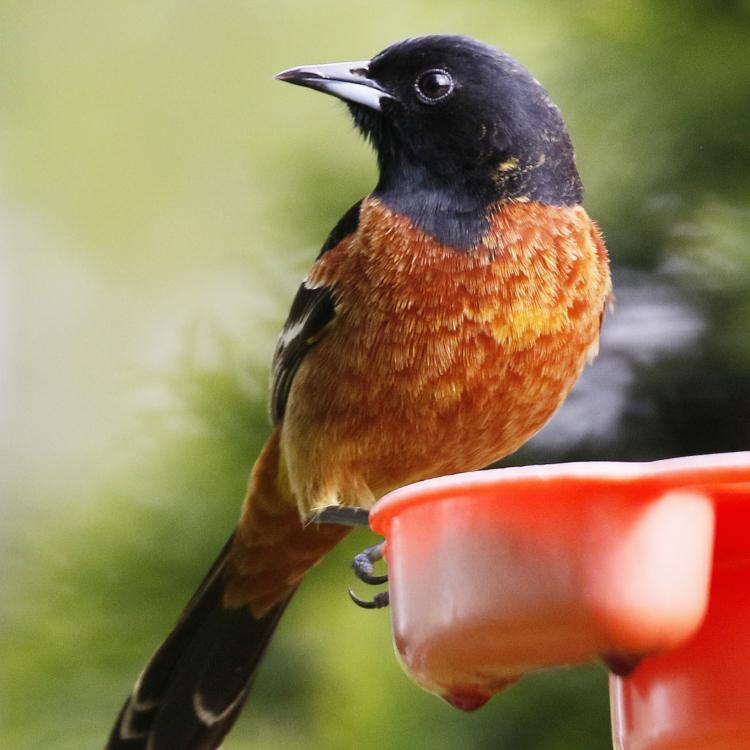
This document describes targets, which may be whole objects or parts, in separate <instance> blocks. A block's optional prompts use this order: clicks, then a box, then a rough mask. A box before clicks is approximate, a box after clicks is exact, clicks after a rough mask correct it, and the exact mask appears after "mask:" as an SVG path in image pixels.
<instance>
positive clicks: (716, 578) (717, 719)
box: [611, 485, 750, 750]
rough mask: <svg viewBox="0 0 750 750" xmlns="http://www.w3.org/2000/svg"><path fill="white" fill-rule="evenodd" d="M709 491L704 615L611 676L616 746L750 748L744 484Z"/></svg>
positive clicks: (749, 520) (749, 497)
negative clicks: (710, 536)
mask: <svg viewBox="0 0 750 750" xmlns="http://www.w3.org/2000/svg"><path fill="white" fill-rule="evenodd" d="M716 499H717V537H716V551H715V556H714V566H713V575H712V580H711V594H710V604H709V610H708V615H707V617H706V619H705V622H704V623H703V625H702V626H701V628H700V630H699V631H698V632H697V633H696V634H695V636H694V637H693V638H691V639H690V640H689V641H688V642H687V643H686V644H685V645H683V646H682V647H680V648H678V649H676V650H674V651H670V652H668V653H665V654H660V655H658V656H654V657H651V658H648V659H645V660H644V661H643V662H642V664H641V665H640V666H639V667H638V669H637V670H636V671H635V672H634V673H633V674H632V675H631V676H630V677H629V678H627V679H621V678H615V677H613V678H612V680H611V697H612V726H613V736H614V744H615V747H616V748H617V749H618V750H747V748H750V485H748V486H745V487H735V488H727V489H726V490H725V491H724V492H722V493H720V494H717V496H716Z"/></svg>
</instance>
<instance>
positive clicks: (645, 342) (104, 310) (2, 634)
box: [0, 0, 750, 750]
mask: <svg viewBox="0 0 750 750" xmlns="http://www.w3.org/2000/svg"><path fill="white" fill-rule="evenodd" d="M0 28H1V29H2V37H1V38H0V95H1V103H0V295H2V296H1V298H0V419H1V420H2V425H3V430H2V433H0V448H1V450H0V471H1V473H0V492H1V493H2V500H0V502H1V503H2V505H1V506H0V507H2V514H3V518H2V527H1V528H0V553H1V554H2V555H3V562H4V573H5V575H4V576H3V577H2V579H0V661H1V662H2V664H3V669H2V671H1V672H0V746H2V747H6V746H7V747H13V748H18V749H19V750H22V749H25V748H47V749H49V750H64V749H65V748H71V750H72V748H76V750H80V749H81V748H97V747H100V746H101V745H102V743H103V739H104V736H105V735H106V733H107V731H108V729H109V725H110V723H111V721H112V719H113V718H114V715H115V713H116V711H117V710H118V708H119V705H120V702H121V701H122V700H123V698H124V696H125V694H126V692H127V691H128V690H129V688H130V685H131V683H132V681H133V679H134V678H135V676H136V675H137V673H138V670H139V669H140V668H141V666H142V665H143V663H144V662H145V660H146V659H147V658H148V656H149V654H150V652H151V650H152V649H153V648H154V647H155V646H156V645H157V643H158V642H159V641H160V639H161V637H162V636H163V635H164V634H165V633H166V631H167V629H168V628H169V627H170V625H171V623H172V622H173V620H174V619H175V618H176V616H177V614H178V613H179V610H180V608H181V606H182V604H183V603H184V602H185V601H186V600H187V597H188V596H189V595H190V593H191V592H192V589H193V587H194V586H195V584H196V583H197V582H198V581H199V579H200V577H201V575H202V573H203V571H204V570H205V568H206V567H207V566H208V564H209V563H210V561H211V559H212V557H213V555H214V554H215V553H216V552H217V551H218V549H219V548H220V546H221V544H222V542H223V540H224V538H225V537H226V535H227V534H228V533H229V532H230V530H231V528H232V525H233V523H234V521H235V519H236V516H237V513H238V508H239V502H240V499H241V497H242V495H243V492H244V486H245V482H246V478H247V474H248V471H249V469H250V466H251V465H252V462H253V460H254V457H255V455H256V454H257V452H258V450H259V447H260V445H261V444H262V441H263V440H264V438H265V436H266V435H267V434H268V431H269V428H268V424H267V419H266V404H265V399H266V380H267V372H268V364H267V363H268V360H269V358H270V353H271V350H272V346H273V339H274V335H275V331H276V330H277V329H278V327H279V325H280V323H281V320H282V319H283V316H284V312H285V308H286V306H287V305H288V303H289V300H290V299H291V295H292V294H293V291H294V288H295V286H296V284H297V281H298V279H299V278H300V277H301V275H302V274H303V273H304V270H305V268H306V267H307V265H308V264H309V263H310V261H311V260H312V258H313V257H314V255H315V253H316V251H317V248H316V246H319V244H320V243H321V242H322V240H323V238H324V237H325V235H326V233H327V231H328V230H329V229H330V227H331V226H332V225H333V223H334V222H335V221H336V219H337V218H338V216H339V215H340V214H341V213H342V212H343V211H344V210H345V209H346V208H347V207H348V206H349V205H351V204H352V203H353V202H354V200H356V199H357V198H358V197H360V196H361V195H362V194H364V193H365V192H367V190H368V189H369V187H370V186H371V185H372V183H373V180H374V174H375V171H374V160H373V159H372V157H371V155H370V154H369V153H368V150H367V147H366V146H365V145H364V144H362V143H361V142H359V140H358V139H357V137H355V136H354V134H353V133H352V128H351V125H350V124H349V123H348V121H347V117H346V115H345V112H344V110H343V107H341V106H340V105H337V104H335V103H334V102H333V101H332V100H331V99H328V98H326V97H321V96H317V95H313V94H309V93H307V92H301V91H293V90H291V89H289V88H288V87H283V86H280V85H278V84H276V83H274V82H272V81H271V75H272V74H273V73H274V72H276V71H277V70H280V69H282V68H285V67H289V66H290V65H294V64H299V63H305V62H316V61H322V62H326V61H334V60H342V59H359V58H362V57H365V56H367V55H370V54H373V53H374V52H376V51H378V50H379V49H381V48H382V47H384V46H385V45H386V44H388V43H390V42H392V41H395V40H396V39H398V38H401V37H404V36H408V35H411V34H417V33H426V32H436V31H454V32H462V33H468V34H471V35H473V36H477V37H479V38H482V39H484V40H486V41H488V42H491V43H494V44H496V45H497V46H500V47H502V48H504V49H506V50H507V51H509V52H510V53H512V54H514V55H515V56H517V57H518V58H519V59H520V60H521V61H522V62H524V63H525V64H526V65H527V66H528V67H529V68H531V69H532V70H533V71H534V73H535V74H536V75H537V77H538V78H539V79H540V80H542V81H543V82H544V83H545V85H546V86H547V87H548V88H549V89H550V91H551V93H552V95H553V97H554V98H555V99H556V100H557V101H558V103H559V104H560V106H561V108H562V110H563V113H564V114H565V117H566V119H567V121H568V124H569V126H570V129H571V132H572V135H573V139H574V141H575V143H576V144H577V147H578V157H579V165H580V167H581V172H582V175H583V178H584V182H585V185H586V188H587V206H588V208H589V210H590V212H591V213H592V214H593V215H594V216H595V217H596V218H597V219H598V220H599V222H600V223H601V225H602V227H603V229H604V231H605V233H606V235H607V237H608V242H609V246H610V250H611V253H612V256H613V260H614V262H615V279H616V286H617V289H618V305H617V307H618V310H619V312H618V310H616V311H615V313H614V315H613V316H611V317H610V320H609V321H608V323H607V324H606V326H605V338H604V340H603V346H602V357H601V358H600V360H599V362H598V364H597V365H595V366H594V367H593V368H591V369H590V370H589V372H588V373H587V374H586V376H585V378H584V381H583V382H582V384H581V388H580V389H579V390H578V392H577V394H578V395H577V396H576V397H575V398H574V399H571V402H570V404H569V406H567V407H566V408H565V409H564V410H563V411H562V412H561V413H560V415H559V416H558V417H557V418H556V419H555V420H553V422H552V423H551V424H550V426H549V428H547V429H546V430H545V431H543V432H542V433H541V434H540V436H539V438H538V439H536V440H535V441H532V443H531V444H530V445H529V447H528V448H526V449H524V451H522V452H521V453H520V454H519V455H518V456H516V457H514V458H512V459H510V461H516V462H520V461H527V460H536V461H545V462H546V461H554V460H568V459H575V458H584V459H585V458H652V457H656V456H664V455H676V454H684V453H693V452H711V451H719V450H739V449H743V448H746V447H747V444H748V437H750V435H749V434H748V433H749V432H750V427H748V425H750V336H748V335H747V331H748V329H749V327H750V302H748V300H750V295H748V289H749V288H750V253H749V252H748V242H749V240H748V238H749V237H750V209H748V205H750V201H749V200H748V199H749V198H750V176H749V175H750V172H749V171H748V168H747V167H748V163H750V97H748V96H747V91H748V88H749V87H750V56H749V55H748V54H747V51H746V46H747V39H748V33H749V32H750V4H748V2H746V1H745V2H739V1H737V2H729V1H728V0H726V1H724V2H714V3H704V2H698V0H694V1H691V2H677V1H676V0H671V1H670V0H663V1H662V2H657V1H656V0H651V1H648V0H639V1H637V2H621V1H619V0H618V2H611V3H603V2H594V1H593V0H588V1H586V2H575V3H574V2H572V0H564V1H563V2H552V0H546V1H545V0H532V1H530V2H527V3H523V4H521V3H513V4H509V3H497V2H490V0H483V1H480V0H467V2H463V3H447V2H442V1H441V2H437V1H436V0H429V1H428V0H415V1H414V2H406V3H405V2H403V1H401V2H396V1H395V0H381V2H379V3H378V4H377V5H371V6H356V7H354V6H352V5H351V4H346V3H342V2H341V1H340V0H321V1H320V2H315V3H310V2H300V0H280V2H277V3H273V4H271V3H255V2H250V1H249V0H242V1H241V0H221V1H220V2H213V3H208V2H201V1H197V0H196V2H182V3H180V2H170V1H169V0H156V1H152V2H148V3H147V2H145V0H130V1H128V2H125V3H112V2H100V1H99V2H94V0H80V1H78V2H66V1H63V2H57V3H51V2H46V3H45V2H36V1H34V2H29V1H28V0H4V2H2V3H0ZM693 320H695V321H698V323H699V324H696V325H692V324H691V325H687V327H686V325H685V324H686V321H687V322H689V321H693ZM618 321H619V323H618ZM603 412H604V416H605V417H607V419H605V420H602V419H601V417H602V413H603ZM133 415H137V418H134V417H133ZM589 420H590V425H589ZM597 420H598V421H597ZM595 421H596V425H597V430H599V431H598V432H597V430H595V429H594V422H595ZM589 427H590V429H589ZM603 429H606V434H605V435H602V434H601V430H603ZM368 540H369V536H368V535H367V534H366V533H365V532H357V533H356V534H353V535H352V537H351V538H350V539H349V540H348V541H347V542H346V543H345V544H343V545H342V546H341V549H339V550H337V551H336V552H335V553H334V554H333V555H332V556H331V557H330V559H327V560H326V561H325V562H324V563H323V564H322V565H321V566H320V568H319V569H317V570H316V571H315V572H314V574H313V575H311V576H309V579H308V580H307V581H306V583H305V585H304V586H303V587H302V590H301V592H300V594H299V595H298V597H297V598H296V599H295V601H294V602H293V604H292V606H291V607H290V610H289V612H288V615H287V616H286V618H285V621H284V624H283V626H282V628H281V630H280V632H279V637H278V639H277V640H276V641H275V642H274V644H273V646H272V648H271V650H270V652H269V655H268V658H267V661H266V663H265V666H264V669H263V672H262V675H261V677H260V679H259V681H258V684H257V686H256V689H255V693H254V696H253V700H252V701H251V704H250V706H249V707H248V709H247V711H246V712H245V715H244V716H243V718H242V720H241V722H240V724H239V725H238V727H237V729H236V730H235V732H234V733H233V734H232V735H231V737H230V739H229V740H228V741H227V742H226V744H225V747H226V748H227V749H228V750H230V749H231V748H236V749H237V750H239V749H240V748H250V747H252V748H267V749H268V750H280V749H281V748H298V747H299V748H313V749H314V748H321V750H322V749H323V748H326V749H329V748H334V749H336V748H341V749H342V750H344V749H346V748H351V747H353V746H355V745H356V746H357V747H361V748H371V747H372V748H374V747H389V748H391V747H392V748H404V749H406V748H416V747H430V748H453V747H456V746H466V747H471V748H498V747H507V748H530V749H533V750H599V749H602V750H603V749H604V748H607V747H609V730H608V715H607V705H606V704H607V697H606V682H605V679H604V673H603V671H602V670H601V669H600V668H598V667H591V668H585V669H576V670H564V671H558V672H552V673H545V674H541V675H535V676H533V677H529V678H527V679H525V680H524V681H522V682H521V684H520V685H518V686H516V687H514V688H513V689H512V690H510V691H509V692H508V693H507V694H505V695H504V696H502V697H500V698H497V699H495V700H494V701H492V702H491V703H490V704H489V705H488V706H487V707H486V708H484V709H483V710H482V711H480V712H479V713H477V714H474V715H468V716H465V715H462V714H459V713H457V712H455V711H453V710H452V709H449V708H448V707H447V706H444V705H443V704H442V703H440V702H439V701H438V700H436V699H435V698H433V697H431V696H428V695H425V694H423V693H421V692H420V691H418V690H417V689H416V688H414V687H413V686H412V685H411V684H410V683H409V682H408V680H407V679H406V678H405V677H404V675H403V674H402V673H401V671H400V669H399V667H398V664H397V663H396V660H395V659H394V658H393V655H392V647H391V644H390V632H389V628H388V622H387V615H386V614H385V613H382V612H381V613H367V612H362V611H359V610H357V609H356V608H354V607H353V606H351V605H350V603H349V602H348V600H347V598H346V595H345V586H346V585H347V584H349V583H350V579H349V574H348V572H347V565H348V560H349V558H350V557H351V556H352V554H353V553H354V551H355V550H357V549H359V548H362V547H363V546H365V545H366V544H367V543H368Z"/></svg>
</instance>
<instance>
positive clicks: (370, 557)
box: [349, 542, 389, 609]
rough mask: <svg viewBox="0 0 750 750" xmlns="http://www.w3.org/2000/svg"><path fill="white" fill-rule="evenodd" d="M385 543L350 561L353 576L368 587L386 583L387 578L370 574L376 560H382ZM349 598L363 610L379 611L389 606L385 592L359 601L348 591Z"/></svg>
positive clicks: (364, 551) (370, 548)
mask: <svg viewBox="0 0 750 750" xmlns="http://www.w3.org/2000/svg"><path fill="white" fill-rule="evenodd" d="M384 544H385V542H380V544H376V545H374V546H372V547H368V548H367V549H366V550H363V551H362V552H360V553H359V554H358V555H355V557H354V560H352V568H354V575H356V576H357V578H359V580H360V581H362V582H363V583H367V584H368V585H370V586H379V585H380V584H383V583H387V582H388V576H387V575H383V576H376V575H373V574H372V571H373V565H374V563H376V562H377V561H378V560H382V559H383V546H384ZM349 596H350V597H351V600H352V601H353V602H354V603H355V604H356V605H357V606H359V607H362V608H363V609H381V608H382V607H387V606H388V604H389V596H388V592H387V591H382V592H381V593H379V594H376V595H375V596H374V597H373V598H372V599H370V600H366V599H360V598H359V597H358V596H356V595H355V594H354V592H353V591H352V590H351V589H349Z"/></svg>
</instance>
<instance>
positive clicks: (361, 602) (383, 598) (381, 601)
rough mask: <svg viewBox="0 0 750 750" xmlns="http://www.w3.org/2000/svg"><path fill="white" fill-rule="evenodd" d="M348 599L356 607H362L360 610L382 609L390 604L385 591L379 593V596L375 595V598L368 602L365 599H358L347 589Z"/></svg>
mask: <svg viewBox="0 0 750 750" xmlns="http://www.w3.org/2000/svg"><path fill="white" fill-rule="evenodd" d="M349 597H350V598H351V600H352V601H353V602H354V603H355V604H356V605H357V606H358V607H362V609H382V608H383V607H387V606H388V604H389V603H390V597H389V596H388V592H387V591H381V592H380V593H379V594H375V596H374V597H373V598H372V599H371V600H369V601H368V600H366V599H360V598H359V597H358V596H357V595H356V594H355V593H354V592H353V591H352V590H351V589H349Z"/></svg>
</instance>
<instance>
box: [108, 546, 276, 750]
mask: <svg viewBox="0 0 750 750" xmlns="http://www.w3.org/2000/svg"><path fill="white" fill-rule="evenodd" d="M231 544H232V539H231V538H230V540H229V541H228V542H227V544H226V545H225V547H224V549H223V550H222V552H221V554H220V555H219V557H218V559H217V560H216V562H215V563H214V565H213V566H212V568H211V570H210V571H209V573H208V575H207V576H206V577H205V579H204V580H203V582H202V583H201V585H200V586H199V588H198V590H197V591H196V593H195V594H194V595H193V598H192V599H191V600H190V602H189V603H188V605H187V607H186V608H185V610H184V611H183V613H182V615H181V616H180V619H179V621H178V622H177V625H176V626H175V629H174V630H173V631H172V633H171V634H170V636H169V637H168V638H167V640H166V641H165V642H164V643H163V644H162V646H161V647H160V648H159V650H158V651H157V652H156V653H155V654H154V656H153V657H152V658H151V661H150V662H149V663H148V665H147V666H146V668H145V669H144V671H143V673H142V674H141V676H140V677H139V678H138V680H137V682H136V684H135V687H134V688H133V692H132V694H131V696H130V697H129V698H128V700H127V701H126V703H125V705H124V706H123V708H122V710H121V711H120V715H119V716H118V718H117V722H116V724H115V726H114V729H113V730H112V733H111V735H110V738H109V742H108V744H107V746H106V750H175V748H180V750H213V749H214V748H216V747H218V746H219V743H220V742H221V740H222V739H223V737H224V736H225V735H226V733H227V732H228V731H229V730H230V729H231V727H232V725H233V724H234V722H235V720H236V718H237V716H238V714H239V712H240V711H241V710H242V706H243V705H244V703H245V700H246V698H247V695H248V693H249V692H250V687H251V684H252V680H253V677H254V675H255V672H256V670H257V668H258V665H259V663H260V660H261V658H262V656H263V654H264V652H265V650H266V647H267V645H268V643H269V641H270V639H271V636H272V634H273V632H274V630H275V628H276V625H277V624H278V621H279V618H280V617H281V615H282V613H283V611H284V609H285V607H286V604H287V603H288V601H289V598H291V595H290V596H289V597H287V599H286V600H284V601H283V602H280V603H279V604H277V605H275V606H274V607H272V608H271V609H270V610H268V611H267V612H265V613H264V614H263V615H262V616H260V617H257V616H254V615H253V613H252V612H251V609H250V607H249V606H247V605H245V606H239V607H231V608H230V607H227V606H225V603H224V585H225V576H224V572H225V567H226V560H227V555H228V552H229V549H230V546H231Z"/></svg>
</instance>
